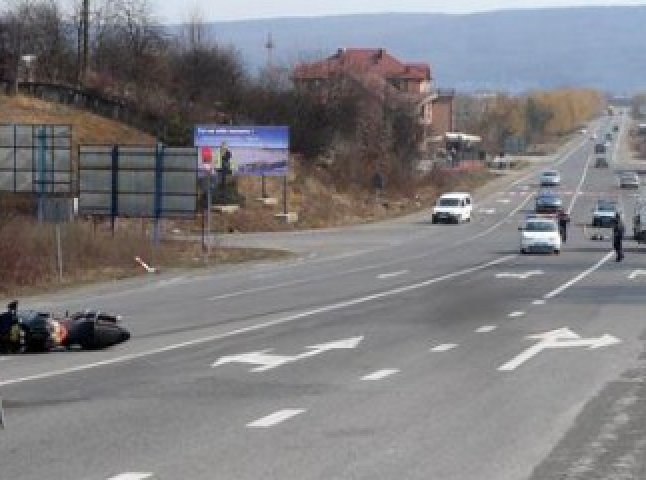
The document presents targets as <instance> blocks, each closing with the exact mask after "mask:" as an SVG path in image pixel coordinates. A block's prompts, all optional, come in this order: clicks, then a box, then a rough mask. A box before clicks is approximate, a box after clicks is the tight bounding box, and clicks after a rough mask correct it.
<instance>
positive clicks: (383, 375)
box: [361, 368, 399, 381]
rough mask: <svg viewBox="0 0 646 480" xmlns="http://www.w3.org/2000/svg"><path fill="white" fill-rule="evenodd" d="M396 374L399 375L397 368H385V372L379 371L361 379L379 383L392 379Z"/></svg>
mask: <svg viewBox="0 0 646 480" xmlns="http://www.w3.org/2000/svg"><path fill="white" fill-rule="evenodd" d="M396 373H399V370H398V369H397V368H385V369H383V370H377V371H376V372H373V373H371V374H369V375H365V376H363V377H361V380H364V381H377V380H381V379H383V378H386V377H390V376H391V375H394V374H396Z"/></svg>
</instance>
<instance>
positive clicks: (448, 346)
mask: <svg viewBox="0 0 646 480" xmlns="http://www.w3.org/2000/svg"><path fill="white" fill-rule="evenodd" d="M456 347H458V344H457V343H443V344H442V345H438V346H437V347H433V348H431V352H435V353H442V352H448V351H449V350H453V349H454V348H456Z"/></svg>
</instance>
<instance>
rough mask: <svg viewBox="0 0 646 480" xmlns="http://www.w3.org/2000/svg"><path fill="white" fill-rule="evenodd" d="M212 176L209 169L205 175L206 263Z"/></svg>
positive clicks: (209, 242) (211, 170)
mask: <svg viewBox="0 0 646 480" xmlns="http://www.w3.org/2000/svg"><path fill="white" fill-rule="evenodd" d="M212 175H213V169H212V168H209V173H208V175H207V177H206V178H207V183H206V258H207V262H208V259H209V258H211V206H212V198H211V190H212V188H211V179H212Z"/></svg>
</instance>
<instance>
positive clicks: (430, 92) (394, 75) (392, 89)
mask: <svg viewBox="0 0 646 480" xmlns="http://www.w3.org/2000/svg"><path fill="white" fill-rule="evenodd" d="M340 80H349V81H351V82H353V83H354V84H355V85H360V86H361V87H362V89H363V90H364V91H365V92H368V93H370V94H371V95H372V97H373V98H375V99H377V100H379V101H380V102H382V103H383V102H398V103H399V104H400V105H402V104H405V105H407V106H408V107H409V108H410V109H411V110H412V111H413V114H414V115H415V116H416V117H417V119H418V122H419V124H420V125H422V126H423V127H424V131H425V133H426V135H425V138H424V139H423V140H424V142H423V143H425V142H427V141H428V140H429V139H430V138H431V137H435V138H437V137H441V136H443V135H444V134H445V133H446V132H450V131H453V127H454V125H453V109H454V97H455V93H454V92H453V91H452V90H447V91H439V90H436V89H435V88H434V86H433V76H432V73H431V67H430V65H429V64H428V63H404V62H402V61H401V60H399V59H397V58H395V57H394V56H393V55H391V54H390V53H388V52H387V51H386V50H385V49H383V48H339V49H338V50H337V52H336V53H335V54H333V55H331V56H329V57H327V58H325V59H323V60H320V61H317V62H313V63H302V64H300V65H297V66H296V67H295V68H294V70H293V72H292V81H293V82H294V85H295V86H296V87H297V88H302V89H306V90H309V91H312V92H319V93H321V94H322V95H325V94H326V92H327V91H328V90H329V89H330V88H332V86H333V85H338V83H339V81H340Z"/></svg>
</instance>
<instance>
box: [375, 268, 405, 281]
mask: <svg viewBox="0 0 646 480" xmlns="http://www.w3.org/2000/svg"><path fill="white" fill-rule="evenodd" d="M407 273H408V270H400V271H398V272H391V273H382V274H381V275H377V278H378V279H379V280H385V279H387V278H393V277H400V276H402V275H406V274H407Z"/></svg>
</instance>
